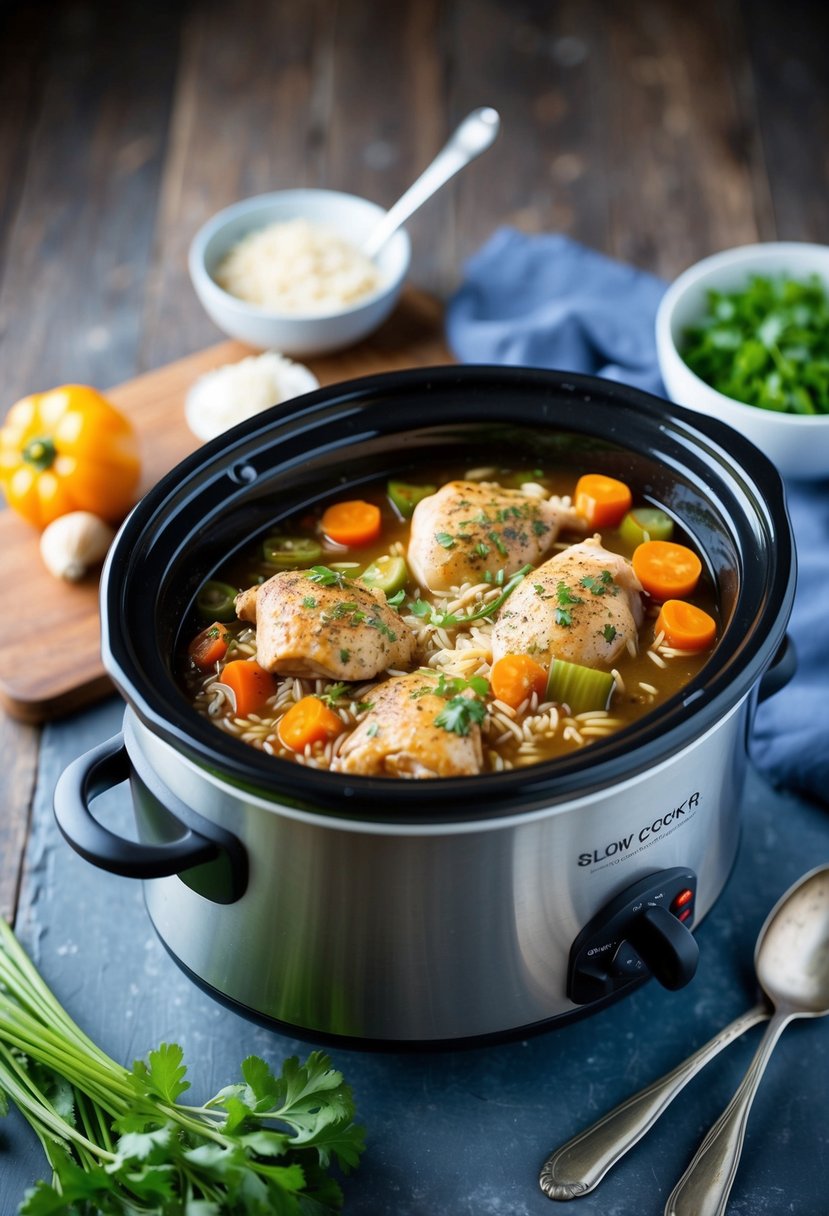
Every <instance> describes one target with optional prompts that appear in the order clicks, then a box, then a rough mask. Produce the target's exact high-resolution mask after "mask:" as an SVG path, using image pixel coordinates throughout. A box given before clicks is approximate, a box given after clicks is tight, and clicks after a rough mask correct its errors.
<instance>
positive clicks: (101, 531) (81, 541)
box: [40, 511, 115, 583]
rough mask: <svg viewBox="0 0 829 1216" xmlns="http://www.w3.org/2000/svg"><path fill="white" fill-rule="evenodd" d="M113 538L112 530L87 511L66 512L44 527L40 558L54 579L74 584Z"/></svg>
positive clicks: (100, 557) (101, 555)
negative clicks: (66, 513)
mask: <svg viewBox="0 0 829 1216" xmlns="http://www.w3.org/2000/svg"><path fill="white" fill-rule="evenodd" d="M114 539H115V531H114V529H112V528H111V527H110V526H109V524H108V523H105V522H104V520H102V519H99V518H98V516H97V515H93V514H92V512H91V511H70V512H69V514H68V515H61V516H60V517H59V518H58V519H54V520H52V522H51V523H50V524H48V525H47V526H46V528H44V530H43V532H42V534H41V537H40V555H41V557H42V558H43V564H44V565H45V566H46V569H47V570H48V571H49V573H50V574H53V575H54V576H55V578H62V579H65V580H66V581H67V582H71V583H77V582H79V581H80V580H81V579H82V578H83V577H84V575H85V574H86V573H87V571H88V570H90V569H91V567H92V566H95V565H97V564H98V562H100V561H102V560H103V558H104V557H106V554H107V550H108V549H109V546H110V545H111V544H112V542H113V540H114Z"/></svg>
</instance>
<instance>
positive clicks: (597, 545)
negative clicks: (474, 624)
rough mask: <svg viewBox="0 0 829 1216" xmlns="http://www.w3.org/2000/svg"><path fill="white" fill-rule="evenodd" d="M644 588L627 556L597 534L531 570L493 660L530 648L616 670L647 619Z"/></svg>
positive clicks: (498, 633)
mask: <svg viewBox="0 0 829 1216" xmlns="http://www.w3.org/2000/svg"><path fill="white" fill-rule="evenodd" d="M641 591H642V587H641V584H640V583H639V580H638V578H637V577H636V575H635V574H634V572H633V567H632V566H631V564H630V562H629V561H627V559H626V558H624V557H621V556H620V555H619V554H617V553H610V552H608V550H607V549H604V548H603V547H602V544H601V541H600V540H599V539H598V538H596V537H594V538H592V539H591V540H585V541H582V542H581V543H580V544H576V545H571V546H570V548H569V549H565V550H563V552H561V553H557V554H556V556H555V557H552V558H550V560H549V561H547V562H545V563H544V564H543V565H542V566H539V567H538V569H537V570H534V571H533V572H532V573H531V574H528V575H527V577H526V578H525V579H524V581H523V582H522V583H521V584H520V586H518V587H517V588H516V589H515V591H514V592H513V593H512V595H511V597H510V598H509V600H508V601H507V602H506V604H505V605H504V607H503V608H502V609H501V612H500V614H499V617H498V620H497V621H496V623H495V628H494V629H493V631H492V658H493V662H495V661H497V660H498V659H499V658H501V657H502V656H503V655H505V654H529V655H532V657H533V658H534V659H536V660H537V661H538V662H539V663H542V664H544V663H547V664H549V663H550V662H552V660H553V659H566V660H568V661H569V662H571V663H580V664H582V665H583V666H585V667H604V668H610V667H612V665H613V664H614V663H615V661H616V660H617V658H618V657H619V655H620V654H621V653H622V651H623V650H624V649H625V647H626V646H627V645H628V643H629V642H632V643H634V644H636V641H637V637H638V631H639V626H640V625H641V624H642V616H643V610H642V598H641Z"/></svg>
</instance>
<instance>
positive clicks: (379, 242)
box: [360, 106, 501, 258]
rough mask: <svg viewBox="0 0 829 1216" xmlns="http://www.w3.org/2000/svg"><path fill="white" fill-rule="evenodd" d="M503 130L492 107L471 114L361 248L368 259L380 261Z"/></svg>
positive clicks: (484, 107)
mask: <svg viewBox="0 0 829 1216" xmlns="http://www.w3.org/2000/svg"><path fill="white" fill-rule="evenodd" d="M500 126H501V119H500V117H499V115H498V111H497V110H493V109H492V107H491V106H482V107H481V108H480V109H478V110H473V111H472V113H471V114H467V116H466V118H465V119H464V120H463V122H462V123H461V125H460V126H459V127H458V128H457V130H456V131H455V133H454V135H452V136H451V137H450V139H449V141H448V143H446V144H445V145H444V147H443V148H442V149H441V151H440V152H438V154H437V156H436V157H435V159H434V160H433V161H432V163H431V164H430V165H429V167H428V168H427V169H424V170H423V172H422V173H421V175H420V177H419V178H418V179H417V181H415V182H413V183H412V185H411V186H409V188H408V190H407V191H406V193H405V194H403V195H401V197H400V198H399V199H398V200H397V202H396V203H395V204H394V206H393V207H392V208H391V209H390V210H389V211H387V212H386V214H385V215H384V216H383V218H382V220H381V221H380V223H379V224H378V225H377V227H376V228H374V229H373V230H372V231H371V232H370V233H369V235H368V237H367V238H366V239H365V240H364V241H363V242H362V244H361V246H360V247H361V249H362V251H363V253H364V254H365V255H366V257H369V258H373V257H376V255H377V254H378V253H379V252H380V250H381V249H382V248H383V246H384V245H385V243H386V241H387V240H388V239H389V237H390V236H391V235H392V233H393V232H396V231H397V229H398V228H399V227H400V225H401V224H403V223H405V222H406V220H407V219H408V218H409V216H410V215H411V214H412V213H413V212H414V211H417V209H418V207H420V206H421V205H422V204H423V203H425V202H426V200H427V198H431V196H432V195H433V194H434V193H435V191H436V190H439V189H440V187H441V186H442V185H444V184H445V183H446V182H448V181H449V178H450V177H454V175H455V174H456V173H457V172H458V170H459V169H463V167H464V165H468V164H469V162H470V161H471V160H474V159H475V157H476V156H480V154H481V153H482V152H485V151H486V150H487V148H488V147H489V146H490V144H492V143H493V142H494V140H495V137H496V135H497V134H498V130H499V128H500Z"/></svg>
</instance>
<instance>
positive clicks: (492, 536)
mask: <svg viewBox="0 0 829 1216" xmlns="http://www.w3.org/2000/svg"><path fill="white" fill-rule="evenodd" d="M486 537H487V540H491V541H492V543H493V545H494V546H495V548H496V549H497V550H498V552H499V553H500V554H501V557H506V556H507V546H506V545H505V544H504V542H503V541H502V540H501V537H500V536H499V535H498V533H497V532H487V534H486Z"/></svg>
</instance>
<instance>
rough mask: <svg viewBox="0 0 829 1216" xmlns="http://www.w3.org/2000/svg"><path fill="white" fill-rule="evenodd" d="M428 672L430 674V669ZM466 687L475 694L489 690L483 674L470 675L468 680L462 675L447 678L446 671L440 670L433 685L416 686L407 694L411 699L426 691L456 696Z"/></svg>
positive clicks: (421, 695) (437, 694)
mask: <svg viewBox="0 0 829 1216" xmlns="http://www.w3.org/2000/svg"><path fill="white" fill-rule="evenodd" d="M427 670H428V669H427ZM429 674H432V673H431V671H430V673H429ZM468 688H470V689H471V690H472V692H474V693H476V695H477V696H479V697H485V696H486V694H487V693H488V692H489V680H487V679H486V678H485V677H484V676H470V678H469V679H468V680H465V679H464V678H463V676H449V677H448V678H447V675H446V672H444V671H442V672H441V673H440V675H439V676H438V682H437V684H435V685H433V686H428V685H427V686H426V687H425V688H417V689H415V691H414V692H412V693H410V694H409V696H410V697H411V698H412V699H413V700H417V699H418V697H425V696H426V694H427V693H434V695H435V696H436V697H457V696H459V695H460V693H462V692H465V691H466V689H468Z"/></svg>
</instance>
